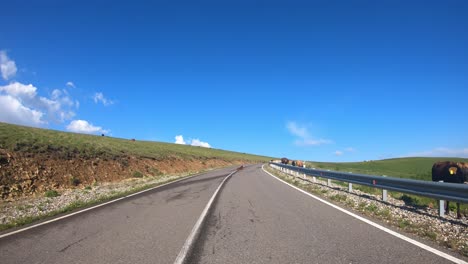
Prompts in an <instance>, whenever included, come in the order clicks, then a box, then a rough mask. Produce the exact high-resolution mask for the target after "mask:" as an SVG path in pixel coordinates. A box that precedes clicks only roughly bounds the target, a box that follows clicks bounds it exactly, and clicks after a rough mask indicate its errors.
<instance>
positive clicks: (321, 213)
mask: <svg viewBox="0 0 468 264" xmlns="http://www.w3.org/2000/svg"><path fill="white" fill-rule="evenodd" d="M207 223H208V224H207V225H206V227H205V229H204V230H203V233H202V235H201V238H200V240H199V243H198V245H197V247H196V248H195V250H194V254H193V255H192V259H191V261H190V262H191V263H197V262H198V263H347V264H348V263H425V264H429V263H451V262H449V261H448V260H446V259H443V258H441V257H439V256H437V255H435V254H433V253H431V252H428V251H426V250H423V249H421V248H419V247H417V246H415V245H413V244H410V243H408V242H405V241H403V240H401V239H399V238H396V237H394V236H391V235H389V234H388V233H386V232H383V231H381V230H379V229H377V228H375V227H372V226H370V225H368V224H366V223H364V222H362V221H359V220H357V219H355V218H353V217H351V216H349V215H347V214H344V213H342V212H340V211H338V210H336V209H334V208H332V207H330V206H328V205H325V204H323V203H320V202H318V201H316V200H314V199H312V198H311V197H309V196H307V195H305V194H303V193H300V192H298V191H296V190H294V189H293V188H291V187H289V186H287V185H286V184H284V183H281V182H280V181H278V180H276V179H274V178H273V177H271V176H269V175H267V174H266V173H264V172H263V171H262V170H261V167H260V166H255V167H248V168H246V169H245V170H242V171H240V172H238V173H236V174H235V175H234V176H233V177H232V178H231V179H230V180H229V182H228V184H227V185H225V186H224V188H223V192H222V195H221V196H220V197H219V199H218V201H217V203H216V206H215V207H214V209H213V210H212V213H211V215H210V218H209V220H208V222H207Z"/></svg>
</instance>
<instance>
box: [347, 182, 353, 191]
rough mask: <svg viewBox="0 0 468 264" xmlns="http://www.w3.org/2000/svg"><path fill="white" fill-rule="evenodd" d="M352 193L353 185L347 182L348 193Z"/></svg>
mask: <svg viewBox="0 0 468 264" xmlns="http://www.w3.org/2000/svg"><path fill="white" fill-rule="evenodd" d="M352 191H353V184H352V183H350V182H348V192H352Z"/></svg>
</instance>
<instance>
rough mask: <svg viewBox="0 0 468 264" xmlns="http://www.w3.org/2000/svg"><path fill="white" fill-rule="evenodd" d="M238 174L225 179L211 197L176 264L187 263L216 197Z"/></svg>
mask: <svg viewBox="0 0 468 264" xmlns="http://www.w3.org/2000/svg"><path fill="white" fill-rule="evenodd" d="M236 172H237V170H235V171H233V172H231V173H230V174H229V175H228V176H226V178H224V180H223V181H222V182H221V184H220V185H219V186H218V188H217V189H216V191H215V192H214V193H213V195H212V196H211V199H210V200H209V201H208V203H207V204H206V206H205V209H203V212H202V213H201V215H200V217H199V218H198V220H197V222H196V223H195V225H194V226H193V228H192V232H190V235H189V236H188V237H187V240H186V241H185V243H184V246H182V249H181V250H180V252H179V255H177V258H176V259H175V261H174V264H183V263H185V262H186V261H187V257H188V256H189V255H190V252H191V250H192V249H193V246H194V243H195V241H196V240H197V238H198V236H199V235H200V230H201V227H202V224H203V223H204V222H205V220H206V216H207V215H208V212H209V211H210V209H211V207H212V205H213V202H214V200H215V199H216V196H217V195H218V192H219V190H221V187H223V185H224V183H225V182H226V181H227V180H228V179H229V178H230V177H231V176H232V175H233V174H234V173H236Z"/></svg>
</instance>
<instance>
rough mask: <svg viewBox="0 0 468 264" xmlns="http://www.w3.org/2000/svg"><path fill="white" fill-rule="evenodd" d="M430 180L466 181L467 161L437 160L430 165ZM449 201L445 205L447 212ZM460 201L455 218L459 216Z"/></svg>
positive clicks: (467, 178) (467, 172)
mask: <svg viewBox="0 0 468 264" xmlns="http://www.w3.org/2000/svg"><path fill="white" fill-rule="evenodd" d="M432 181H436V182H438V181H444V182H451V183H465V182H468V163H466V162H452V161H439V162H436V163H434V165H432ZM448 208H449V201H447V203H446V205H445V210H446V211H447V212H448ZM460 217H461V214H460V203H457V218H460Z"/></svg>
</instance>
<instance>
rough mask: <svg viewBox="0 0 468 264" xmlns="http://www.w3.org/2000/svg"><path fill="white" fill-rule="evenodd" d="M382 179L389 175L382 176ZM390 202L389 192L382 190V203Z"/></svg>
mask: <svg viewBox="0 0 468 264" xmlns="http://www.w3.org/2000/svg"><path fill="white" fill-rule="evenodd" d="M382 177H387V175H382ZM387 200H388V195H387V190H385V189H382V201H384V202H386V201H387Z"/></svg>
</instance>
